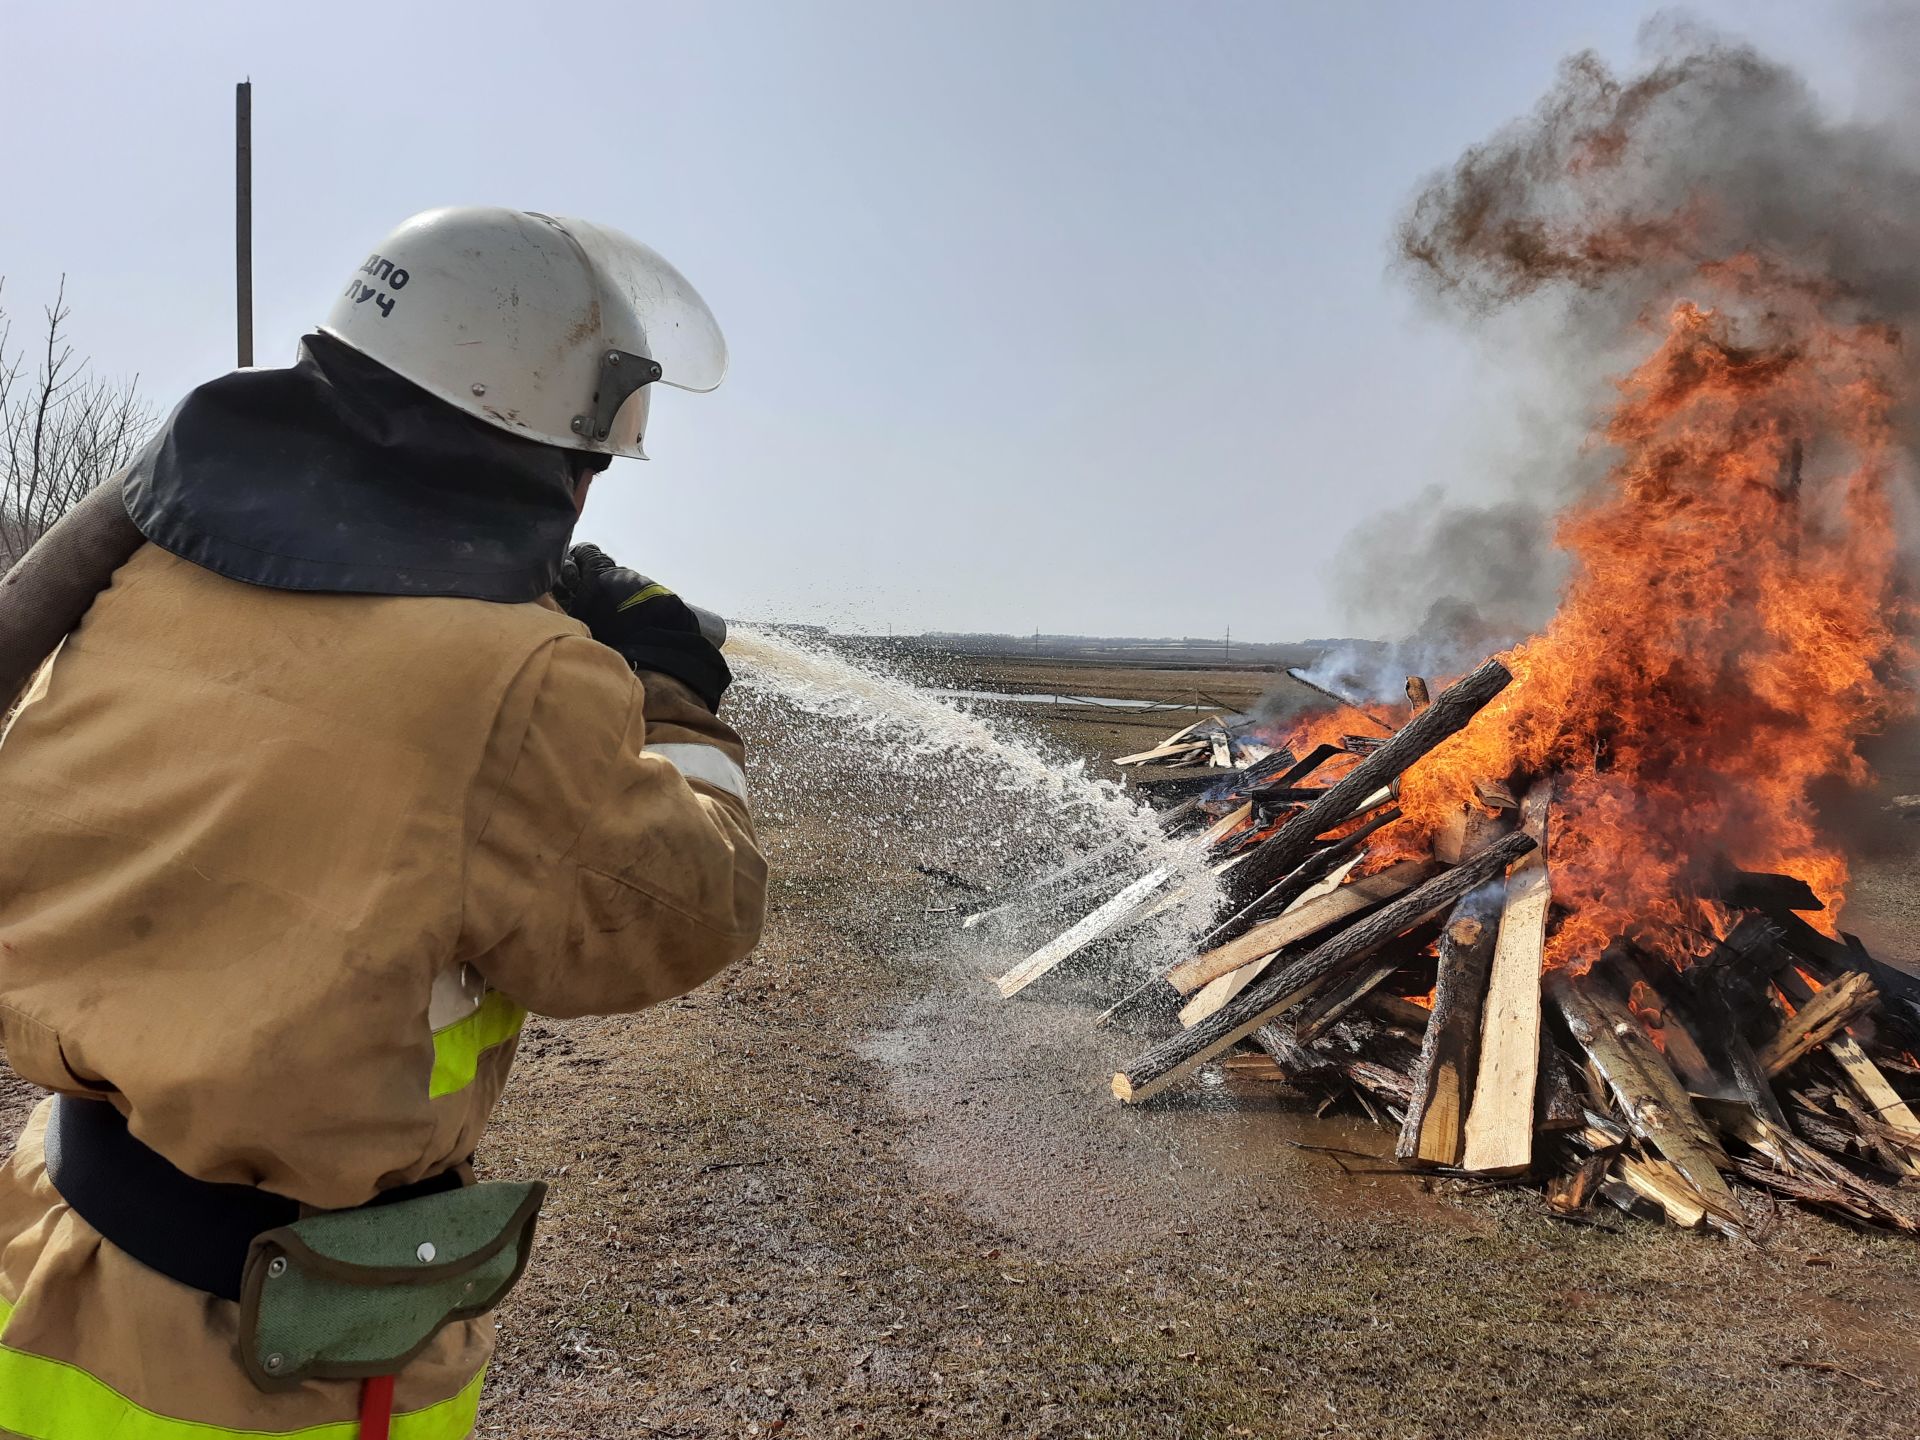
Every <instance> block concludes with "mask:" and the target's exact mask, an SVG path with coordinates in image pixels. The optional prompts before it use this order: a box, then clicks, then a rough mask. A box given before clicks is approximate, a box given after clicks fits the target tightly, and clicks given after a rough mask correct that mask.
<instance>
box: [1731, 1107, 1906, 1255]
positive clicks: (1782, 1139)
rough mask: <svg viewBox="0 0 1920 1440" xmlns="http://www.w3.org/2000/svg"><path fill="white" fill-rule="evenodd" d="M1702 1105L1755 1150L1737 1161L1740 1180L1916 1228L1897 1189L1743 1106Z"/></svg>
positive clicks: (1869, 1219)
mask: <svg viewBox="0 0 1920 1440" xmlns="http://www.w3.org/2000/svg"><path fill="white" fill-rule="evenodd" d="M1704 1109H1705V1112H1706V1113H1707V1114H1708V1115H1709V1116H1711V1118H1712V1119H1713V1122H1714V1124H1716V1125H1717V1126H1719V1127H1720V1128H1721V1129H1722V1130H1724V1131H1725V1132H1726V1133H1727V1134H1728V1135H1729V1136H1731V1137H1732V1138H1734V1139H1736V1140H1738V1141H1739V1142H1740V1143H1741V1144H1743V1145H1745V1146H1747V1147H1748V1148H1749V1149H1750V1150H1752V1151H1754V1152H1755V1156H1756V1157H1757V1158H1755V1159H1741V1160H1740V1161H1738V1162H1737V1171H1738V1173H1739V1175H1740V1176H1741V1177H1742V1178H1743V1179H1746V1180H1750V1181H1752V1182H1753V1183H1754V1184H1756V1185H1764V1186H1766V1187H1767V1188H1768V1189H1770V1190H1775V1191H1778V1192H1779V1193H1781V1194H1783V1195H1787V1196H1790V1197H1791V1198H1793V1199H1796V1200H1801V1201H1804V1202H1805V1203H1807V1204H1812V1205H1820V1206H1824V1207H1827V1208H1830V1209H1835V1210H1838V1211H1840V1212H1841V1213H1843V1214H1845V1215H1848V1216H1849V1217H1850V1218H1853V1219H1858V1220H1860V1221H1863V1222H1869V1223H1873V1224H1880V1225H1888V1226H1891V1227H1893V1228H1894V1229H1896V1230H1902V1231H1906V1232H1908V1233H1920V1218H1917V1217H1916V1216H1915V1215H1913V1214H1912V1213H1911V1206H1910V1204H1909V1203H1908V1201H1907V1200H1906V1198H1905V1197H1903V1196H1901V1195H1899V1194H1898V1192H1896V1191H1894V1190H1892V1189H1890V1188H1889V1187H1887V1186H1884V1185H1876V1184H1874V1183H1873V1182H1872V1181H1870V1180H1868V1179H1866V1178H1864V1177H1863V1176H1861V1175H1858V1174H1856V1173H1855V1172H1854V1171H1853V1170H1851V1169H1849V1168H1848V1167H1847V1166H1845V1165H1843V1164H1841V1163H1840V1162H1839V1161H1837V1160H1833V1159H1830V1158H1828V1157H1827V1156H1826V1155H1823V1154H1822V1153H1821V1152H1820V1151H1819V1150H1816V1149H1815V1148H1814V1147H1813V1146H1812V1145H1809V1144H1808V1143H1807V1142H1806V1141H1804V1140H1802V1139H1801V1138H1800V1137H1799V1136H1797V1135H1793V1134H1790V1133H1789V1132H1788V1131H1786V1130H1785V1129H1783V1128H1781V1127H1780V1126H1777V1125H1774V1124H1773V1123H1772V1122H1771V1121H1768V1120H1765V1119H1763V1118H1761V1117H1760V1116H1758V1115H1755V1114H1754V1113H1753V1112H1752V1111H1751V1110H1749V1109H1747V1108H1746V1107H1745V1106H1743V1105H1733V1104H1728V1103H1724V1102H1714V1101H1708V1102H1706V1105H1705V1107H1704Z"/></svg>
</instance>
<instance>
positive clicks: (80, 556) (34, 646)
mask: <svg viewBox="0 0 1920 1440" xmlns="http://www.w3.org/2000/svg"><path fill="white" fill-rule="evenodd" d="M120 478H121V477H120V476H118V475H116V476H114V477H113V478H112V479H110V480H108V481H106V482H105V483H103V484H101V485H97V486H95V487H94V489H93V490H92V491H91V492H89V493H88V495H87V497H86V498H85V499H84V500H82V501H81V502H80V503H79V504H78V505H75V506H74V507H73V509H71V510H69V511H68V512H67V513H66V514H65V515H64V516H63V517H61V519H60V520H59V521H57V522H56V523H55V524H54V525H53V526H52V527H51V528H50V529H48V530H47V532H46V533H45V534H43V535H42V536H41V537H40V538H39V539H38V540H36V541H34V543H33V545H32V546H31V547H30V548H29V549H28V550H27V553H26V554H24V555H22V556H21V557H20V559H19V560H18V561H17V562H15V564H14V566H13V568H12V569H11V570H9V571H7V573H6V575H5V577H4V578H0V715H4V714H5V713H6V712H7V711H9V710H11V709H12V708H13V702H14V701H15V700H16V699H18V698H19V696H20V692H21V691H22V690H24V689H25V688H26V685H27V681H28V680H30V679H32V678H33V672H34V671H35V670H37V669H38V668H39V667H40V663H41V661H43V660H45V659H46V658H47V656H49V655H51V654H52V653H53V651H54V648H55V647H56V646H57V645H59V643H60V642H61V641H62V640H64V639H66V637H67V636H68V635H70V634H71V633H72V632H73V628H74V627H75V626H76V625H78V624H79V623H80V618H81V616H83V615H85V614H86V613H87V607H88V606H90V605H92V604H93V599H94V596H96V595H98V594H99V593H100V592H101V591H102V590H104V589H106V588H107V585H108V584H109V582H111V581H112V579H113V572H114V571H116V570H118V569H119V568H120V567H121V566H122V565H124V564H126V563H127V561H128V559H129V558H131V556H132V555H133V552H134V551H135V550H137V549H139V548H140V546H141V545H142V544H143V543H145V537H144V536H142V535H141V533H140V531H139V530H138V529H137V528H136V527H135V526H134V523H133V521H132V520H130V519H129V518H128V517H127V506H126V501H125V500H124V498H123V493H124V492H123V491H122V489H121V485H120ZM687 608H688V609H690V610H692V611H693V613H694V617H695V618H696V619H697V620H699V622H700V633H701V634H703V635H705V636H706V637H707V639H709V640H711V641H712V642H713V643H714V644H715V645H716V646H718V645H725V644H726V643H727V622H726V621H725V620H723V619H722V618H721V617H720V616H718V615H716V614H714V613H713V612H712V611H711V610H703V609H701V608H700V607H699V606H698V605H690V606H688V607H687Z"/></svg>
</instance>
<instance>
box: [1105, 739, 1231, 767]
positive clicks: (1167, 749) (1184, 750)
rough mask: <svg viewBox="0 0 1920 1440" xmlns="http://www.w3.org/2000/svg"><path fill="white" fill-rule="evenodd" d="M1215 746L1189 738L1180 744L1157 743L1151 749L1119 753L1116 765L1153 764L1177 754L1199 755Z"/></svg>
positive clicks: (1115, 758)
mask: <svg viewBox="0 0 1920 1440" xmlns="http://www.w3.org/2000/svg"><path fill="white" fill-rule="evenodd" d="M1212 749H1213V746H1212V745H1211V744H1210V743H1209V742H1208V741H1205V740H1187V741H1182V742H1181V743H1180V744H1178V745H1156V746H1154V747H1153V749H1151V750H1141V751H1139V752H1137V753H1136V754H1133V755H1117V756H1115V757H1114V761H1113V763H1114V764H1116V765H1151V764H1154V763H1155V762H1156V761H1160V760H1171V759H1172V758H1173V757H1174V756H1176V755H1198V754H1200V753H1201V752H1202V751H1211V750H1212Z"/></svg>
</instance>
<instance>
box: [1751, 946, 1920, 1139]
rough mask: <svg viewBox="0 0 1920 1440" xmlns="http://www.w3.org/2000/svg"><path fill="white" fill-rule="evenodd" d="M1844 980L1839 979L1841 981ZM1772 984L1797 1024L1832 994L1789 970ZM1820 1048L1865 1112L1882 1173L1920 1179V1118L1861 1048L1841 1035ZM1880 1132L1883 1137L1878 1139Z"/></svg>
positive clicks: (1827, 989)
mask: <svg viewBox="0 0 1920 1440" xmlns="http://www.w3.org/2000/svg"><path fill="white" fill-rule="evenodd" d="M1851 973H1852V974H1854V975H1858V976H1860V977H1861V979H1862V980H1865V981H1866V983H1867V984H1868V985H1869V986H1871V985H1872V980H1871V978H1870V977H1868V976H1866V974H1865V972H1863V971H1853V972H1851ZM1845 978H1846V977H1842V979H1843V980H1844V979H1845ZM1776 983H1777V984H1778V985H1779V986H1780V988H1781V991H1782V992H1783V993H1784V994H1785V995H1786V997H1787V998H1788V999H1789V1000H1791V1001H1792V1002H1793V1003H1794V1004H1795V1005H1797V1006H1799V1007H1800V1009H1799V1010H1798V1011H1797V1012H1796V1018H1798V1016H1799V1015H1800V1014H1804V1013H1805V1012H1806V1011H1808V1010H1810V1009H1812V1008H1813V1007H1814V1006H1815V1005H1817V1004H1818V1003H1819V999H1820V997H1821V996H1822V995H1825V994H1827V993H1828V991H1830V990H1831V989H1833V988H1834V987H1833V985H1829V986H1827V987H1825V988H1823V989H1821V990H1819V991H1817V992H1816V991H1815V990H1814V988H1813V986H1812V985H1810V984H1809V983H1808V982H1807V980H1806V978H1805V977H1804V976H1802V975H1801V974H1800V972H1799V971H1797V970H1795V969H1794V968H1793V967H1792V966H1788V967H1787V968H1786V969H1784V970H1782V971H1780V972H1779V975H1778V977H1777V979H1776ZM1835 983H1836V984H1837V983H1839V982H1835ZM1873 994H1874V995H1875V996H1876V997H1877V994H1878V987H1873ZM1783 1029H1784V1027H1783ZM1821 1047H1822V1048H1823V1049H1824V1050H1825V1051H1826V1053H1827V1056H1828V1058H1829V1059H1831V1060H1832V1061H1833V1063H1834V1065H1835V1067H1836V1068H1838V1070H1839V1071H1840V1073H1841V1075H1842V1076H1843V1077H1844V1078H1845V1079H1846V1082H1847V1084H1848V1085H1849V1086H1850V1087H1851V1088H1852V1090H1853V1093H1854V1096H1855V1097H1856V1098H1857V1100H1858V1102H1859V1103H1860V1105H1861V1106H1863V1107H1864V1112H1865V1117H1866V1118H1867V1119H1868V1121H1869V1126H1870V1128H1871V1129H1872V1130H1873V1131H1874V1132H1875V1133H1874V1134H1873V1135H1872V1136H1871V1137H1870V1138H1872V1139H1873V1140H1874V1142H1875V1148H1876V1149H1877V1150H1879V1151H1880V1153H1881V1157H1882V1159H1883V1160H1885V1162H1886V1164H1887V1168H1888V1169H1890V1170H1893V1171H1894V1172H1896V1173H1898V1174H1906V1175H1916V1174H1920V1157H1916V1155H1915V1154H1914V1147H1916V1146H1920V1116H1916V1115H1915V1114H1914V1112H1913V1110H1912V1108H1911V1107H1910V1106H1909V1105H1908V1104H1907V1102H1906V1101H1905V1100H1903V1099H1901V1098H1900V1094H1899V1092H1898V1091H1896V1090H1895V1089H1894V1088H1893V1086H1892V1085H1891V1084H1890V1083H1889V1082H1888V1080H1887V1077H1886V1076H1885V1075H1884V1074H1882V1073H1881V1070H1880V1067H1879V1066H1878V1065H1875V1064H1874V1063H1873V1060H1872V1059H1871V1058H1870V1057H1869V1056H1868V1054H1867V1052H1866V1050H1865V1049H1864V1048H1863V1047H1862V1046H1861V1044H1860V1042H1859V1041H1858V1040H1856V1039H1854V1037H1853V1036H1852V1035H1849V1034H1847V1033H1846V1032H1845V1030H1844V1029H1843V1030H1839V1031H1836V1032H1835V1033H1834V1034H1832V1035H1830V1036H1828V1037H1827V1038H1826V1039H1825V1040H1823V1041H1822V1042H1821ZM1842 1108H1845V1107H1842ZM1862 1128H1863V1130H1864V1129H1867V1128H1869V1127H1862ZM1882 1131H1884V1132H1886V1133H1884V1134H1882V1133H1879V1132H1882Z"/></svg>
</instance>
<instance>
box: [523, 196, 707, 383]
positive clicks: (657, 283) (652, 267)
mask: <svg viewBox="0 0 1920 1440" xmlns="http://www.w3.org/2000/svg"><path fill="white" fill-rule="evenodd" d="M540 218H542V219H545V220H550V221H551V222H552V223H553V224H554V225H555V226H556V228H558V229H560V230H561V231H563V232H564V233H565V234H567V235H568V236H570V237H571V238H572V240H573V242H574V243H575V244H576V245H578V246H579V247H580V249H581V251H582V252H583V253H584V254H585V256H586V258H587V260H588V262H589V263H590V264H591V265H592V267H593V270H594V273H595V275H596V276H597V277H598V279H599V281H600V283H601V284H602V285H603V286H604V287H606V289H607V290H608V291H609V292H610V295H609V298H610V299H611V300H612V301H613V304H612V305H611V306H610V307H609V309H610V311H611V312H612V313H609V314H607V315H606V316H605V317H604V319H603V322H602V323H603V327H604V329H603V334H604V337H605V339H606V340H607V341H609V342H611V343H612V344H614V345H616V346H618V347H619V348H620V349H624V350H632V351H634V352H635V353H636V354H642V355H647V356H649V357H651V358H652V359H654V360H656V361H658V362H659V364H660V371H661V374H660V383H661V384H663V385H673V386H677V387H678V388H679V389H682V390H702V391H704V390H711V389H713V388H714V387H715V386H717V385H718V384H719V383H720V382H721V381H722V380H724V379H725V378H726V375H727V342H726V338H725V337H724V336H722V335H721V333H720V325H719V322H718V321H716V320H715V319H714V318H713V312H712V311H711V310H709V309H708V308H707V302H706V301H704V300H702V299H701V298H700V292H699V291H698V290H696V289H694V288H693V286H692V284H691V283H690V282H689V281H688V280H687V277H686V276H684V275H682V274H681V273H680V272H679V271H678V270H676V269H674V268H673V266H672V265H670V264H669V263H668V262H667V260H666V257H664V256H663V255H661V254H660V253H659V252H658V251H655V250H652V249H650V248H649V247H647V246H645V245H642V244H641V243H640V242H639V241H638V240H635V239H633V238H632V237H630V236H627V235H622V234H621V233H620V232H619V231H618V230H613V229H609V228H608V227H606V226H604V225H596V224H594V223H593V222H592V221H590V220H575V219H571V218H569V217H566V216H551V217H549V216H541V217H540ZM623 301H624V302H625V303H624V305H622V303H621V302H623ZM623 309H624V310H625V311H626V312H627V314H626V315H622V314H620V313H618V312H620V311H621V310H623ZM628 315H630V316H631V321H632V323H633V324H634V325H636V326H637V328H638V333H637V334H634V335H631V336H627V335H622V334H620V333H619V332H620V331H621V330H622V329H624V328H625V325H626V323H627V317H628Z"/></svg>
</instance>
